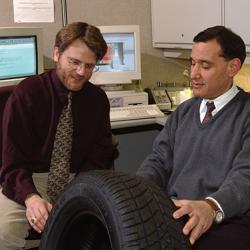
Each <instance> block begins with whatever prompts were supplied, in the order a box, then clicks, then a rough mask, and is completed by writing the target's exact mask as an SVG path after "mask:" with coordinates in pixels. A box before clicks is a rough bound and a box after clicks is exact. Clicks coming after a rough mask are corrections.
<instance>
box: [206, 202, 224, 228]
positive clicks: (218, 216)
mask: <svg viewBox="0 0 250 250" xmlns="http://www.w3.org/2000/svg"><path fill="white" fill-rule="evenodd" d="M204 201H205V202H206V203H207V204H208V205H209V206H210V207H211V208H212V209H213V211H214V212H213V213H214V214H213V216H214V222H215V223H216V224H219V223H221V222H222V221H223V219H224V217H225V215H224V212H223V211H222V210H221V209H220V208H219V207H218V206H217V205H216V204H215V203H214V202H213V201H212V200H210V199H205V200H204Z"/></svg>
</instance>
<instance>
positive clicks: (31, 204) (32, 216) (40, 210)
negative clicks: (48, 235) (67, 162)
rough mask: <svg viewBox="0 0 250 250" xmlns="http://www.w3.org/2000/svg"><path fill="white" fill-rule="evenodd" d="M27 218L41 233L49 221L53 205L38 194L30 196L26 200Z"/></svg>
mask: <svg viewBox="0 0 250 250" xmlns="http://www.w3.org/2000/svg"><path fill="white" fill-rule="evenodd" d="M25 205H26V208H27V209H26V217H27V219H28V221H29V223H30V225H31V226H32V227H33V228H34V229H35V230H36V231H37V232H38V233H41V232H42V231H43V229H44V226H45V223H46V221H47V219H48V216H49V213H50V211H51V209H52V205H51V204H50V203H49V202H48V201H46V200H44V199H43V198H41V197H40V196H39V195H37V194H30V195H28V197H27V198H26V200H25Z"/></svg>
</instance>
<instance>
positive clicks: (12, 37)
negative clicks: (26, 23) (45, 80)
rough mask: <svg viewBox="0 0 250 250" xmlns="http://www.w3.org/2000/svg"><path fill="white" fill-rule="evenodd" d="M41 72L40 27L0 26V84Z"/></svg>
mask: <svg viewBox="0 0 250 250" xmlns="http://www.w3.org/2000/svg"><path fill="white" fill-rule="evenodd" d="M42 72H43V51H42V29H41V28H34V27H32V28H27V27H26V28H23V27H0V86H5V85H13V84H17V83H19V82H20V81H21V80H23V79H24V78H26V77H28V76H32V75H36V74H40V73H42Z"/></svg>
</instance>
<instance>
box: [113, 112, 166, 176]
mask: <svg viewBox="0 0 250 250" xmlns="http://www.w3.org/2000/svg"><path fill="white" fill-rule="evenodd" d="M166 120H167V116H166V117H164V118H153V119H139V120H128V121H120V122H111V127H112V132H113V134H114V135H116V136H117V138H118V140H119V145H118V151H119V157H118V158H117V159H116V160H115V169H116V170H118V171H123V172H126V173H128V174H135V173H136V171H137V169H138V168H139V166H140V165H141V163H142V161H143V160H144V159H145V158H146V156H147V155H148V154H149V153H150V152H151V149H152V144H153V141H154V139H155V138H156V136H157V135H158V134H159V132H160V130H161V129H162V127H163V126H164V124H165V122H166Z"/></svg>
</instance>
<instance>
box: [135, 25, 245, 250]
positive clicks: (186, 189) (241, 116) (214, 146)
mask: <svg viewBox="0 0 250 250" xmlns="http://www.w3.org/2000/svg"><path fill="white" fill-rule="evenodd" d="M245 57H246V51H245V44H244V42H243V40H242V39H241V38H240V37H239V36H238V35H236V34H235V33H233V32H232V31H231V30H229V29H227V28H225V27H223V26H215V27H211V28H208V29H206V30H204V31H202V32H200V33H199V34H198V35H197V36H196V37H195V38H194V43H193V46H192V52H191V75H190V77H191V83H192V89H193V94H194V97H193V98H191V99H190V100H187V101H186V102H184V103H183V104H181V105H180V106H179V107H178V108H177V109H176V111H175V112H173V113H172V114H171V116H170V117H169V118H168V120H167V122H166V124H165V127H164V128H163V129H162V131H161V132H160V134H159V135H158V137H157V138H156V140H155V142H154V145H153V150H152V152H151V154H149V156H148V157H147V158H146V159H145V160H144V162H143V163H142V165H141V167H140V169H139V170H138V173H137V174H138V175H140V176H142V177H144V178H147V179H150V180H152V181H155V182H156V183H157V184H158V185H160V186H161V187H162V188H163V189H164V190H165V192H166V193H167V195H169V196H170V197H171V198H172V200H173V202H174V203H175V205H176V207H177V210H176V211H175V212H174V214H173V217H174V218H175V219H178V218H180V217H183V216H186V218H187V222H186V224H185V226H184V228H183V233H184V234H185V235H188V237H189V239H190V242H191V244H192V245H193V246H194V249H199V250H211V249H213V250H221V249H226V250H236V249H237V250H245V249H249V245H250V237H249V235H250V153H249V152H250V94H249V93H246V92H244V91H243V90H242V89H240V88H238V87H236V86H235V85H234V82H233V78H234V76H235V75H236V74H237V73H238V72H239V70H240V68H241V66H242V63H243V62H244V59H245Z"/></svg>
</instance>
